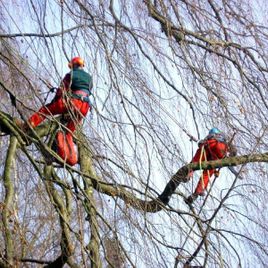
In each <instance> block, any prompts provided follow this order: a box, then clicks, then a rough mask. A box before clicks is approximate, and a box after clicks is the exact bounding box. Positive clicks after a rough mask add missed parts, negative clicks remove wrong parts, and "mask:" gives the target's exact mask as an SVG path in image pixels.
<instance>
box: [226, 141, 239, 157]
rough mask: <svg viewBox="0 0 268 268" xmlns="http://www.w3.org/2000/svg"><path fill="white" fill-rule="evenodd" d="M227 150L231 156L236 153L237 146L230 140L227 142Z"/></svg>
mask: <svg viewBox="0 0 268 268" xmlns="http://www.w3.org/2000/svg"><path fill="white" fill-rule="evenodd" d="M228 152H229V156H231V157H232V156H236V155H237V148H236V146H235V145H234V144H233V143H232V142H230V143H228Z"/></svg>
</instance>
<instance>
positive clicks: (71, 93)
mask: <svg viewBox="0 0 268 268" xmlns="http://www.w3.org/2000/svg"><path fill="white" fill-rule="evenodd" d="M68 66H69V68H70V69H71V71H70V72H69V73H67V74H66V75H65V77H64V78H63V80H62V83H61V86H60V87H59V88H58V89H57V92H56V96H55V98H54V99H53V100H52V102H51V103H49V104H47V105H45V106H43V107H41V109H40V110H39V111H38V112H36V113H34V114H33V115H32V116H31V117H30V118H29V120H28V123H29V124H30V125H31V126H32V127H33V128H34V127H36V126H38V125H39V124H40V123H41V122H42V121H44V120H45V119H46V117H47V116H49V115H58V114H64V115H67V119H66V125H65V126H66V128H63V129H62V130H61V131H58V133H57V135H56V142H57V153H58V155H59V156H60V157H61V158H62V159H63V160H65V161H66V163H68V164H69V165H72V166H73V165H75V164H76V163H77V162H78V156H77V153H76V149H75V144H74V142H73V132H74V131H75V129H76V126H77V125H78V124H80V123H81V121H82V119H83V118H84V117H85V116H86V114H87V112H88V111H89V110H90V109H91V106H90V103H89V96H90V94H91V90H92V77H91V76H90V75H89V74H88V73H87V72H85V71H84V70H83V67H84V60H83V59H82V58H80V57H75V58H73V59H72V60H71V61H70V62H69V64H68Z"/></svg>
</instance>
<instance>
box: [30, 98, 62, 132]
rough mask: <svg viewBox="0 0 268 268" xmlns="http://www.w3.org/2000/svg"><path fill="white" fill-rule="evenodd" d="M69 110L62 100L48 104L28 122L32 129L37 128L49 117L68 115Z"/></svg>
mask: <svg viewBox="0 0 268 268" xmlns="http://www.w3.org/2000/svg"><path fill="white" fill-rule="evenodd" d="M66 112H67V109H66V106H65V104H64V101H63V100H62V98H60V99H58V100H56V101H54V102H51V103H50V104H47V105H46V106H43V107H41V108H40V110H39V111H38V112H36V113H34V114H33V115H32V116H31V117H30V118H29V119H28V122H29V124H30V125H31V126H32V127H37V126H38V125H39V124H41V123H42V122H43V121H44V120H45V118H46V116H47V115H56V114H62V113H66Z"/></svg>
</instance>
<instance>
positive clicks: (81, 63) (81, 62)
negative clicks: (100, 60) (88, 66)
mask: <svg viewBox="0 0 268 268" xmlns="http://www.w3.org/2000/svg"><path fill="white" fill-rule="evenodd" d="M75 65H76V66H81V67H84V65H85V62H84V60H83V59H82V58H80V57H74V58H72V59H71V61H70V62H69V63H68V67H69V68H70V69H71V68H73V66H75Z"/></svg>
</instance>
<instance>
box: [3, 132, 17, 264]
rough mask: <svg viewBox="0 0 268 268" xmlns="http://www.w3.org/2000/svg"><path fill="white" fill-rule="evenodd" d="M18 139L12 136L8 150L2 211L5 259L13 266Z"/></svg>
mask: <svg viewBox="0 0 268 268" xmlns="http://www.w3.org/2000/svg"><path fill="white" fill-rule="evenodd" d="M17 143H18V140H17V139H16V137H15V136H11V137H10V143H9V148H8V152H7V157H6V162H5V169H4V176H3V180H4V186H5V199H4V204H5V206H4V207H3V212H2V222H3V227H4V239H5V259H6V262H7V264H8V265H10V266H12V264H13V261H14V260H13V257H14V244H13V237H12V229H11V228H12V227H11V226H10V225H12V221H10V216H11V215H12V211H13V199H14V185H13V182H12V178H11V174H12V167H13V160H14V158H15V153H16V148H17Z"/></svg>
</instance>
